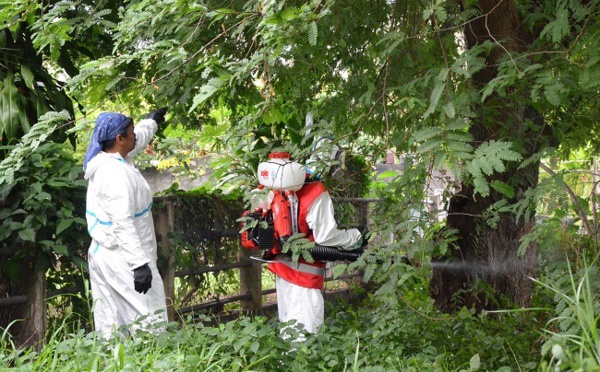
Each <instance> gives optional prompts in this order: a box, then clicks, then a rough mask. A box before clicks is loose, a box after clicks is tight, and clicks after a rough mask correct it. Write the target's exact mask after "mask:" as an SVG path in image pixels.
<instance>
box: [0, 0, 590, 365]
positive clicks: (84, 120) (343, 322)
mask: <svg viewBox="0 0 600 372" xmlns="http://www.w3.org/2000/svg"><path fill="white" fill-rule="evenodd" d="M599 12H600V7H599V3H598V1H595V0H593V1H583V0H546V1H515V0H511V1H508V0H504V1H487V0H439V1H432V2H428V3H425V2H421V1H412V0H406V1H383V0H374V1H360V0H328V1H322V0H310V1H283V0H282V1H275V0H248V1H237V0H231V1H226V2H222V1H211V0H206V1H201V2H189V1H183V0H134V1H129V2H126V3H125V4H123V3H122V2H118V1H102V2H100V3H98V2H96V1H91V0H81V1H77V2H72V1H57V0H50V1H45V2H39V1H33V0H18V1H8V0H0V21H2V23H1V24H0V144H1V147H0V217H1V222H0V257H1V258H2V260H1V261H0V296H1V297H7V296H15V295H23V294H25V295H26V294H27V293H28V290H29V289H30V287H31V285H30V284H31V283H30V281H31V280H32V278H35V277H36V274H39V273H41V274H44V273H46V276H47V278H48V279H49V283H51V285H52V286H53V287H54V288H60V287H61V285H62V282H61V281H67V280H71V279H72V278H78V279H77V280H78V285H80V286H81V287H85V281H84V280H83V278H84V277H85V275H81V272H82V271H83V272H84V273H85V245H86V242H85V241H82V239H81V236H82V235H81V233H82V231H83V230H84V223H83V220H82V219H81V217H82V216H83V208H82V207H81V208H80V207H78V206H77V205H78V203H81V199H82V195H83V191H84V187H85V185H84V184H83V182H81V181H80V179H79V175H80V173H79V170H80V164H79V160H78V159H80V157H81V154H82V152H83V151H84V149H85V146H86V142H87V139H88V137H89V133H90V131H89V129H90V127H91V125H92V123H93V120H94V118H95V116H96V115H97V114H98V113H99V112H100V111H103V110H117V111H122V112H124V113H126V114H127V115H130V116H133V117H134V118H136V119H137V118H140V117H142V116H143V115H144V114H145V113H146V112H147V111H149V110H150V109H151V108H154V107H156V106H169V108H170V110H169V115H168V117H167V119H168V123H169V126H168V127H166V128H161V133H160V134H159V136H158V138H157V140H156V141H155V143H154V144H153V150H152V151H150V152H149V153H148V154H144V157H145V158H144V159H141V160H144V161H145V162H146V165H148V164H149V163H152V162H160V161H162V163H161V164H162V165H166V164H167V165H168V164H171V165H176V166H177V171H178V172H179V171H181V172H187V171H189V170H190V169H194V168H193V166H194V165H195V164H194V162H196V161H197V159H202V160H203V161H204V160H206V161H209V162H204V163H203V164H204V165H203V168H202V169H204V170H205V169H206V168H210V169H211V171H212V174H213V176H214V178H213V180H212V181H211V184H210V186H212V187H214V188H216V189H218V190H220V192H223V193H225V194H227V193H229V192H231V191H232V190H236V191H238V192H240V191H241V192H245V191H248V190H249V189H251V188H253V187H254V186H255V184H256V177H255V176H256V175H255V170H256V166H257V164H258V162H260V161H261V160H263V159H264V158H265V157H266V154H267V153H268V152H269V151H272V150H285V151H289V152H291V153H292V154H293V155H294V157H295V158H296V159H297V160H299V161H305V160H306V159H308V158H309V156H310V155H311V154H312V153H313V152H315V149H314V146H313V145H314V144H315V142H316V140H317V139H319V138H322V137H329V138H331V139H332V142H335V143H336V144H337V145H339V146H340V147H341V148H342V149H343V150H344V154H345V156H344V157H343V158H340V159H341V160H344V161H340V162H337V161H336V162H329V163H326V162H323V161H321V162H319V163H317V167H318V168H319V171H320V172H322V173H323V174H327V173H328V172H327V169H328V168H331V167H337V168H340V167H341V168H345V169H346V170H348V171H356V170H357V169H358V170H359V171H360V170H362V171H364V174H363V176H365V175H367V174H368V172H367V170H368V169H371V166H372V165H373V164H375V163H379V162H381V161H382V159H383V157H384V154H385V153H386V152H387V151H395V152H397V153H398V154H410V156H407V157H406V164H405V166H404V169H403V171H402V172H399V173H394V174H390V173H388V174H386V175H385V182H383V180H376V181H375V182H373V184H372V187H371V188H370V189H369V192H370V196H373V197H376V198H378V199H380V202H379V203H377V204H376V205H375V206H374V207H373V211H372V212H373V213H372V216H373V218H372V220H371V221H370V228H371V231H372V232H373V242H372V245H371V253H372V254H371V255H366V256H364V257H363V258H362V259H361V260H359V261H358V262H356V263H353V264H352V265H349V266H350V267H349V268H350V269H353V268H362V269H364V273H365V275H364V280H365V281H366V282H368V283H369V285H372V286H373V287H372V289H373V290H372V291H369V296H368V297H367V299H366V300H365V302H362V303H359V304H353V306H349V307H341V308H338V307H335V309H333V308H332V309H330V313H329V317H328V323H327V327H326V329H324V330H323V332H322V333H321V334H319V335H318V336H316V337H314V338H310V339H309V341H308V342H307V344H306V345H303V346H301V347H298V348H296V349H294V350H291V349H290V346H288V345H286V344H285V343H284V342H283V341H282V340H281V339H280V338H279V337H278V336H277V329H276V328H277V326H276V324H275V323H272V322H270V321H266V320H265V319H262V318H258V319H247V318H244V319H240V320H239V321H236V322H232V323H228V324H225V325H221V326H219V327H218V328H211V327H208V326H196V325H194V324H191V323H185V324H181V325H175V324H174V325H173V326H172V327H171V329H170V331H169V332H168V333H166V334H163V335H159V336H153V335H147V337H144V338H143V339H140V340H128V339H127V340H126V339H115V340H112V341H111V342H109V343H108V344H102V343H99V342H97V341H95V340H94V339H93V337H94V336H93V335H88V334H86V333H85V331H81V332H77V331H73V329H76V328H77V326H76V325H77V323H74V322H72V321H71V319H70V318H69V319H66V320H65V323H64V324H62V323H60V322H59V323H58V325H56V326H54V327H53V328H52V330H51V332H50V333H49V334H48V335H47V343H46V345H45V346H44V348H43V349H42V351H41V352H40V353H39V354H35V353H34V352H33V350H31V349H20V348H19V346H20V341H19V342H15V341H14V339H13V338H11V337H9V334H8V331H6V332H4V333H3V334H2V338H1V340H2V346H3V349H2V355H1V357H2V363H3V364H2V367H6V368H11V367H12V368H17V369H21V370H27V369H31V370H52V369H59V368H60V369H63V370H64V369H71V368H72V369H84V370H98V369H129V368H130V369H134V370H135V369H139V370H145V369H148V368H154V369H165V370H168V369H174V368H175V367H172V365H174V364H176V363H180V364H181V365H184V366H189V369H202V368H204V369H208V368H209V367H212V368H215V369H218V368H222V369H224V370H229V369H235V368H239V369H255V370H274V369H279V368H280V366H282V365H283V366H285V367H286V368H288V369H290V370H311V369H314V370H322V369H325V370H327V369H330V370H350V369H352V370H366V369H367V367H371V368H372V370H406V369H410V368H411V367H412V368H413V369H415V370H435V369H436V368H439V369H441V370H469V369H471V370H475V369H477V368H479V369H483V370H497V369H501V368H503V367H505V369H508V368H509V369H511V370H517V369H518V370H527V369H536V368H539V369H542V370H551V369H553V368H558V369H559V370H561V369H564V370H578V369H580V370H597V369H598V368H599V366H598V365H599V363H600V362H599V361H600V351H599V348H600V341H599V340H598V335H597V322H598V309H599V307H600V305H599V302H598V301H599V300H598V294H599V292H598V288H597V283H598V280H597V279H596V275H597V273H596V271H597V260H596V259H597V256H598V254H599V250H598V241H597V234H598V213H597V196H596V192H595V191H596V182H597V173H598V169H597V166H596V165H595V164H593V163H592V159H594V158H595V156H597V154H598V148H599V145H598V144H599V143H600V141H599V138H598V134H599V133H598V130H597V128H596V121H597V118H598V109H599V100H598V93H599V85H598V82H599V81H600V45H599V43H600V38H599V37H598V35H599V34H600V22H599V21H600V14H599ZM309 118H312V119H311V120H309ZM311 122H312V125H310V123H311ZM322 150H324V151H327V150H329V148H326V147H325V148H322ZM356 155H360V159H359V158H357V157H356ZM207 159H209V160H207ZM352 159H355V160H356V159H359V161H353V160H352ZM363 159H364V162H362V160H363ZM346 160H347V161H346ZM568 160H569V161H572V160H576V161H580V160H584V163H583V164H581V163H578V164H577V165H576V166H574V165H573V163H569V162H568ZM585 162H587V164H586V163H585ZM196 169H197V168H196ZM441 171H448V172H451V174H452V178H451V179H450V180H447V181H450V182H448V183H445V184H444V186H442V187H441V188H440V189H439V190H441V192H442V198H443V202H444V203H443V205H445V206H446V207H445V212H447V218H446V219H445V220H443V221H437V220H432V219H428V218H427V216H426V215H425V214H421V216H422V217H421V218H415V211H424V210H425V209H426V207H427V204H426V200H427V198H428V197H429V196H431V195H430V192H431V185H433V184H435V182H434V181H436V180H435V179H434V174H439V173H438V172H441ZM582 175H585V177H586V178H585V180H584V179H583V178H582V177H581V176H582ZM354 178H355V177H348V178H346V179H345V180H343V179H342V180H340V179H330V180H327V181H328V182H329V183H330V185H331V186H332V187H333V188H334V189H335V191H336V192H342V191H344V190H346V191H355V192H356V193H357V194H356V195H362V193H363V192H364V191H366V189H362V188H360V187H353V186H350V187H347V186H346V185H347V181H351V180H352V179H354ZM340 181H344V182H345V184H344V182H340ZM539 212H542V213H543V214H544V216H539V217H543V218H537V219H536V213H539ZM542 222H543V223H542ZM420 232H422V234H421V233H420ZM400 255H407V256H409V257H410V259H411V260H413V261H418V262H420V263H421V266H419V267H418V268H417V267H415V266H407V265H405V264H404V263H403V262H402V261H401V260H398V259H397V258H398V256H400ZM567 263H569V264H567ZM59 269H60V270H59ZM342 269H344V266H343V265H340V266H338V269H336V273H339V272H340V271H341V270H342ZM81 300H82V301H80V302H79V304H78V305H77V306H78V307H79V309H81V311H82V312H84V310H83V309H84V308H85V306H86V304H87V302H86V300H85V299H81ZM74 306H75V305H74ZM12 309H13V311H3V312H2V313H0V326H2V328H3V329H7V328H9V326H10V330H11V332H13V331H14V330H15V329H18V328H19V327H21V326H22V325H23V324H25V323H21V322H12V320H14V319H18V318H20V316H19V315H20V314H24V311H25V310H23V309H21V308H18V307H15V308H12ZM525 309H536V310H525ZM333 312H335V313H336V314H333ZM338 313H339V314H338ZM75 314H79V315H78V316H83V317H85V315H84V314H83V313H79V312H78V311H75ZM334 315H336V316H334ZM61 324H62V326H61ZM74 324H75V326H74ZM87 326H88V324H87V323H86V325H83V324H82V327H87ZM544 329H547V330H548V332H545V331H544ZM240 335H243V336H245V337H240ZM165 340H168V342H165ZM74 345H77V346H78V347H79V346H80V347H81V348H82V350H83V351H82V352H81V353H79V352H77V353H75V352H73V350H76V348H75V347H74ZM272 350H276V352H275V353H274V354H275V356H272V355H271V354H270V351H272ZM68 363H73V364H71V365H69V364H68ZM128 365H131V367H129V366H128ZM235 366H237V367H235Z"/></svg>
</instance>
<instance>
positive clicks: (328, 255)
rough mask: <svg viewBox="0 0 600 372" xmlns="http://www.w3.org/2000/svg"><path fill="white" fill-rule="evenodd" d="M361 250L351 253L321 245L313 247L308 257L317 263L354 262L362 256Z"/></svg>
mask: <svg viewBox="0 0 600 372" xmlns="http://www.w3.org/2000/svg"><path fill="white" fill-rule="evenodd" d="M363 252H364V251H363V250H362V249H360V248H359V249H355V250H353V251H344V250H341V249H338V248H335V247H326V246H323V245H315V247H314V248H313V249H312V250H311V251H310V255H311V256H312V257H313V258H314V259H315V260H318V261H350V262H352V261H356V260H357V259H358V258H359V257H360V255H362V254H363Z"/></svg>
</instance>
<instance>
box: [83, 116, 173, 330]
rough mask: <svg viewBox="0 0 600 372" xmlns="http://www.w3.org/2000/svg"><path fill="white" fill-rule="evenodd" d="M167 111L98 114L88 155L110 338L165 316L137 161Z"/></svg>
mask: <svg viewBox="0 0 600 372" xmlns="http://www.w3.org/2000/svg"><path fill="white" fill-rule="evenodd" d="M165 113H166V108H162V109H159V110H155V111H152V112H151V113H150V114H149V115H148V116H147V118H146V119H144V120H141V121H140V122H139V123H138V124H137V125H136V126H135V127H134V125H133V120H132V119H131V118H128V117H127V116H125V115H122V114H119V113H114V112H105V113H102V114H100V115H99V116H98V118H97V120H96V125H95V127H94V132H93V134H92V138H91V140H90V144H89V146H88V149H87V152H86V155H85V159H84V163H83V169H84V170H85V179H86V180H88V181H89V184H88V190H87V202H86V217H87V224H88V232H89V234H90V236H91V237H92V243H91V245H90V249H89V252H88V263H89V272H90V284H91V289H92V297H93V299H94V305H93V312H94V324H95V329H96V330H97V331H99V332H100V333H101V334H102V336H104V337H105V338H109V337H110V336H111V335H112V334H113V333H114V331H116V330H119V331H124V332H125V333H127V332H129V333H134V331H135V330H136V329H139V328H144V329H149V330H151V331H157V330H160V329H161V328H162V327H163V326H164V324H165V323H166V321H167V313H166V299H165V292H164V288H163V282H162V279H161V277H160V274H159V272H158V269H157V266H156V260H157V248H156V247H157V245H156V236H155V233H154V222H153V219H152V213H151V207H152V192H151V190H150V186H149V185H148V182H146V180H145V179H144V177H143V176H142V175H141V173H140V172H139V171H138V170H137V169H136V168H135V166H134V164H133V158H134V157H135V155H136V154H138V153H139V152H140V151H141V150H143V149H144V148H145V147H146V146H147V145H148V144H149V143H150V141H151V140H152V137H153V136H154V134H155V133H156V131H157V129H158V125H159V124H161V123H162V122H164V115H165Z"/></svg>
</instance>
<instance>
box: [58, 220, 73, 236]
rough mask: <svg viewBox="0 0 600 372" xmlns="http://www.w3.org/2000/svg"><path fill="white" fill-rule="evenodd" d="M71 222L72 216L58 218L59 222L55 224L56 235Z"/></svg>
mask: <svg viewBox="0 0 600 372" xmlns="http://www.w3.org/2000/svg"><path fill="white" fill-rule="evenodd" d="M72 223H73V219H72V218H68V219H63V220H60V222H59V223H58V225H57V226H56V235H59V234H60V233H61V232H63V231H65V230H66V229H68V228H69V226H71V224H72Z"/></svg>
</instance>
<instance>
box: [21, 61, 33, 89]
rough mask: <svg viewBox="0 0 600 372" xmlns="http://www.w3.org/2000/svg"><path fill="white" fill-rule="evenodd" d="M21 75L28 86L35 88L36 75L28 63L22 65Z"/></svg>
mask: <svg viewBox="0 0 600 372" xmlns="http://www.w3.org/2000/svg"><path fill="white" fill-rule="evenodd" d="M21 76H23V80H24V81H25V85H27V88H29V89H31V90H35V77H34V76H33V72H31V69H30V68H29V67H28V66H27V65H21Z"/></svg>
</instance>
